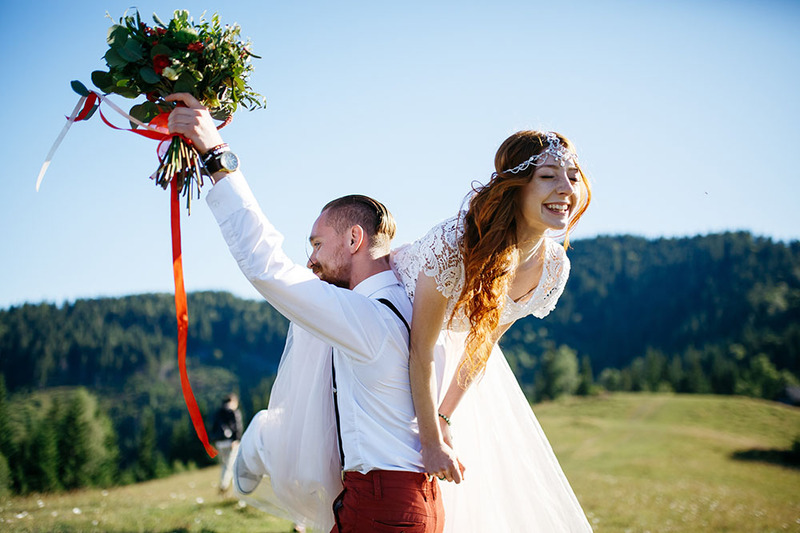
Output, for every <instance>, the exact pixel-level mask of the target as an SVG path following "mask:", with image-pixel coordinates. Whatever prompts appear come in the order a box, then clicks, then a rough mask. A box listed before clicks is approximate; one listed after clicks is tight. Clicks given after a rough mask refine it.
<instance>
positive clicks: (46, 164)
mask: <svg viewBox="0 0 800 533" xmlns="http://www.w3.org/2000/svg"><path fill="white" fill-rule="evenodd" d="M95 94H97V97H98V98H99V99H100V101H101V102H105V103H106V104H108V105H109V106H110V107H111V109H113V110H114V111H116V112H117V113H119V114H120V115H122V116H123V117H125V118H127V119H128V120H129V121H131V122H133V123H134V124H138V125H139V126H141V127H143V128H145V129H148V130H151V131H155V132H158V133H164V132H163V131H161V130H159V129H158V128H154V127H153V126H151V125H150V124H145V123H144V122H142V121H140V120H138V119H136V118H133V117H132V116H130V115H129V114H128V113H126V112H125V111H123V110H122V109H120V108H119V107H118V106H117V104H115V103H114V102H112V101H111V100H109V99H108V98H106V97H105V96H103V95H102V94H99V93H95ZM86 98H87V97H86V96H81V98H80V100H78V103H77V104H76V105H75V109H73V110H72V113H71V114H70V116H69V118H68V119H67V123H66V124H64V127H63V128H62V129H61V133H59V134H58V137H57V138H56V141H55V142H54V143H53V146H51V147H50V151H49V152H47V157H45V160H44V163H43V164H42V168H41V169H40V170H39V177H38V178H36V192H39V186H41V184H42V180H43V179H44V174H45V172H47V168H48V167H49V166H50V161H52V159H53V155H54V154H55V153H56V150H57V149H58V147H59V146H60V145H61V141H63V140H64V137H65V136H66V135H67V132H68V131H69V128H70V127H71V126H72V124H73V123H74V122H75V118H76V117H77V116H78V113H80V111H81V108H82V107H83V104H84V103H85V102H86ZM98 105H99V103H98Z"/></svg>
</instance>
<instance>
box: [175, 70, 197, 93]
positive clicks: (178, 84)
mask: <svg viewBox="0 0 800 533" xmlns="http://www.w3.org/2000/svg"><path fill="white" fill-rule="evenodd" d="M196 85H197V82H196V81H195V79H194V76H192V75H191V74H190V73H189V72H184V73H183V74H181V75H180V77H179V78H178V79H177V81H175V86H174V88H173V90H174V91H175V92H176V93H189V94H192V95H193V94H194V93H195V90H194V89H195V86H196Z"/></svg>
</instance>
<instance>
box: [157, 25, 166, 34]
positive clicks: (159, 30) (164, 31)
mask: <svg viewBox="0 0 800 533" xmlns="http://www.w3.org/2000/svg"><path fill="white" fill-rule="evenodd" d="M156 33H157V34H159V35H166V34H167V28H161V27H158V28H156Z"/></svg>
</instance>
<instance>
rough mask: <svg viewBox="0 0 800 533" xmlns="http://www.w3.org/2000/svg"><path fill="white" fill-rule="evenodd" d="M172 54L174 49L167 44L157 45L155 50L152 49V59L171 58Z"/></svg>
mask: <svg viewBox="0 0 800 533" xmlns="http://www.w3.org/2000/svg"><path fill="white" fill-rule="evenodd" d="M171 54H172V48H170V47H169V46H167V45H165V44H160V43H159V44H157V45H155V46H154V47H153V48H151V49H150V57H151V58H152V57H156V56H169V55H171Z"/></svg>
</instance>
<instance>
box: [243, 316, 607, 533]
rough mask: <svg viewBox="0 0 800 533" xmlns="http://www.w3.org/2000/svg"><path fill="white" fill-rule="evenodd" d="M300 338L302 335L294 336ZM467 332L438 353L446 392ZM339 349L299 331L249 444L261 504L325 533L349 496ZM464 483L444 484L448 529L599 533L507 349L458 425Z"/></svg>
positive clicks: (465, 404)
mask: <svg viewBox="0 0 800 533" xmlns="http://www.w3.org/2000/svg"><path fill="white" fill-rule="evenodd" d="M292 330H293V331H292ZM464 338H465V334H462V333H454V332H449V331H444V332H442V334H441V335H440V337H439V341H438V343H437V345H436V349H435V359H436V368H437V379H438V382H439V393H440V395H441V394H443V393H444V391H445V390H446V387H447V386H448V385H449V384H450V381H451V379H452V376H453V375H454V373H455V370H456V367H457V364H458V361H459V359H460V356H461V353H462V351H463V347H464ZM330 381H331V380H330V348H329V347H327V346H326V345H325V344H324V343H322V342H321V341H319V340H317V339H316V338H314V337H313V336H312V335H310V334H309V333H307V332H305V331H304V330H302V329H300V328H298V327H297V326H293V328H291V329H290V333H289V338H288V339H287V348H286V350H285V352H284V356H283V359H282V361H281V366H280V368H279V371H278V377H277V379H276V381H275V385H274V387H273V390H272V395H271V397H270V404H269V409H268V410H266V411H262V412H261V413H259V415H258V416H256V417H255V418H254V420H253V422H251V424H250V426H249V427H248V429H247V431H246V432H245V436H244V437H243V439H242V445H241V446H240V450H241V452H240V453H241V454H242V458H243V459H244V460H245V462H246V463H247V466H248V468H250V469H251V470H254V471H259V470H263V473H264V474H265V475H266V476H267V477H265V478H264V480H263V481H262V483H261V484H260V485H259V487H258V488H257V489H256V491H255V492H254V493H253V494H251V495H250V496H247V497H243V499H244V500H245V501H246V502H248V503H249V504H251V505H254V506H256V507H259V508H261V509H264V510H266V511H268V512H270V513H272V514H275V515H277V516H282V517H285V518H288V519H290V520H293V521H296V522H301V521H302V522H305V524H306V525H307V526H308V527H310V528H312V529H314V530H318V531H330V529H331V527H332V526H333V513H332V511H331V504H332V502H333V499H334V498H335V497H336V496H337V495H338V493H339V492H340V491H341V483H340V481H339V479H340V478H339V456H338V445H337V437H336V425H335V419H334V414H333V405H332V399H331V398H332V396H331V383H330ZM451 420H452V424H453V425H452V433H453V438H454V446H455V449H456V452H457V453H458V455H459V458H460V459H461V461H462V462H463V463H464V465H465V466H466V468H467V470H466V472H465V479H464V481H462V483H460V484H458V485H456V484H454V483H446V482H442V483H440V486H441V488H442V495H443V496H442V497H443V498H444V505H445V531H446V532H448V533H469V532H476V533H477V532H481V533H483V532H487V531H509V532H526V533H527V532H548V533H553V532H574V531H581V532H583V531H591V527H590V525H589V523H588V521H587V520H586V516H585V515H584V513H583V510H582V509H581V507H580V504H579V503H578V500H577V498H576V497H575V494H574V493H573V491H572V488H571V487H570V485H569V483H568V481H567V479H566V477H565V476H564V473H563V472H562V470H561V467H560V465H559V463H558V460H557V459H556V456H555V454H554V453H553V450H552V448H551V447H550V443H549V442H548V441H547V438H546V437H545V435H544V433H543V432H542V429H541V427H540V426H539V423H538V421H537V420H536V417H535V416H534V414H533V411H532V410H531V407H530V404H528V401H527V399H526V398H525V396H524V394H523V393H522V390H521V389H520V387H519V384H518V383H517V380H516V378H515V376H514V374H513V373H512V372H511V369H510V367H509V366H508V363H507V361H506V359H505V357H504V356H503V354H502V352H501V351H500V349H499V348H495V350H494V352H493V353H492V355H491V357H490V358H489V363H488V366H487V368H486V372H485V373H484V375H483V377H482V378H481V380H480V381H478V382H476V383H474V384H473V386H472V387H471V388H470V390H469V391H468V392H467V393H466V394H465V395H464V397H463V399H462V400H461V404H460V405H459V407H458V409H457V410H456V412H455V413H454V414H453V416H452V418H451Z"/></svg>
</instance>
